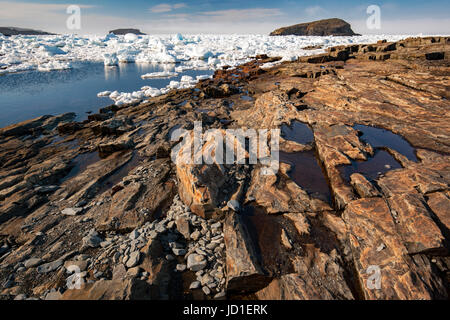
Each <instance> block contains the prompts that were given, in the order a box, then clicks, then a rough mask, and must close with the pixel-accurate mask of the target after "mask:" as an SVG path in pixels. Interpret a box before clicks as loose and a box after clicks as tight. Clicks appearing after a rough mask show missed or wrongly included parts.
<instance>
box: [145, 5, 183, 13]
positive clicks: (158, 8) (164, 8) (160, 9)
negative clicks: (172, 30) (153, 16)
mask: <svg viewBox="0 0 450 320" xmlns="http://www.w3.org/2000/svg"><path fill="white" fill-rule="evenodd" d="M185 7H186V4H185V3H175V4H168V3H160V4H158V5H156V6H154V7H151V8H150V11H151V12H153V13H164V12H170V11H172V10H176V9H180V8H185Z"/></svg>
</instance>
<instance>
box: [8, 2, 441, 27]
mask: <svg viewBox="0 0 450 320" xmlns="http://www.w3.org/2000/svg"><path fill="white" fill-rule="evenodd" d="M69 1H70V0H69ZM69 1H66V0H63V1H57V0H23V1H15V0H9V1H3V0H0V26H14V27H23V28H33V29H39V30H44V31H49V32H55V33H77V34H80V35H85V34H99V35H101V34H105V33H107V32H108V31H109V30H111V29H116V28H138V29H141V31H143V32H145V33H148V34H165V33H227V34H228V33H241V34H246V33H257V34H267V33H270V32H271V31H273V30H274V29H276V28H279V27H283V26H288V25H292V24H297V23H302V22H309V21H314V20H319V19H326V18H341V19H344V20H346V21H347V22H349V23H350V24H351V25H352V29H353V31H355V32H357V33H360V34H420V33H422V34H424V35H426V34H446V35H448V34H450V14H449V12H450V1H448V0H446V1H444V0H440V1H436V0H427V1H423V0H421V1H419V0H390V1H384V2H380V1H377V0H369V1H355V0H350V1H344V0H341V1H332V0H323V1H320V0H309V1H303V0H276V1H274V0H194V1H188V0H175V1H170V0H162V1H158V0H125V1H124V0H109V1H106V0H99V1H88V0H73V1H74V2H69ZM70 5H78V6H79V8H80V19H79V21H80V29H69V28H68V27H67V20H68V18H70V16H71V14H70V13H69V14H68V13H67V8H68V7H69V6H70ZM370 5H377V6H378V7H379V8H380V19H379V21H380V24H379V27H380V28H378V29H374V28H368V27H367V23H366V22H367V19H368V18H369V17H370V16H371V15H372V14H373V13H372V12H370V13H369V14H368V13H367V8H368V6H370ZM71 21H74V20H71ZM372 21H373V20H372ZM72 25H73V24H72Z"/></svg>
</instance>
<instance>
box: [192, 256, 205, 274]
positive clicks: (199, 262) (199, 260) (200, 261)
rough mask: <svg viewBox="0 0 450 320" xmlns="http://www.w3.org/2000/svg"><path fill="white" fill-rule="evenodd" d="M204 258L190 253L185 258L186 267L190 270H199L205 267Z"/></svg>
mask: <svg viewBox="0 0 450 320" xmlns="http://www.w3.org/2000/svg"><path fill="white" fill-rule="evenodd" d="M206 264H207V263H206V260H205V259H204V257H203V256H202V255H199V254H195V253H193V254H190V255H189V256H188V258H187V268H188V269H189V270H191V271H194V272H196V271H199V270H202V269H204V268H205V267H206Z"/></svg>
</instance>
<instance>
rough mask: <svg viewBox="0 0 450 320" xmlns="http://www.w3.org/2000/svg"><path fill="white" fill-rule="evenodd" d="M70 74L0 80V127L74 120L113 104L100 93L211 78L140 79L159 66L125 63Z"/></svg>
mask: <svg viewBox="0 0 450 320" xmlns="http://www.w3.org/2000/svg"><path fill="white" fill-rule="evenodd" d="M73 66H74V68H73V69H70V70H62V71H51V72H39V71H29V72H22V73H15V74H6V75H3V76H0V127H4V126H7V125H10V124H13V123H17V122H20V121H24V120H27V119H32V118H36V117H39V116H41V115H44V114H52V115H56V114H61V113H65V112H75V113H76V114H77V120H84V119H85V118H87V112H94V113H95V112H97V111H98V109H100V108H102V107H105V106H108V105H110V104H112V103H113V101H112V100H110V99H109V98H99V97H97V93H99V92H101V91H107V90H108V91H115V90H117V91H119V92H133V91H137V90H140V88H141V87H143V86H152V87H155V88H162V87H165V86H166V85H168V84H169V82H170V81H171V80H179V79H180V78H181V76H183V75H189V76H192V77H194V78H195V76H197V75H203V74H212V73H213V71H210V70H200V71H199V70H188V71H185V72H184V73H182V74H181V73H180V74H179V76H178V77H174V78H170V79H168V78H165V79H146V80H143V79H141V75H143V74H145V73H150V72H158V71H164V69H162V67H161V66H160V65H155V64H138V63H127V64H120V66H118V67H105V66H104V65H103V63H94V62H79V63H74V64H73Z"/></svg>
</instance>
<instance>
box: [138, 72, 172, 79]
mask: <svg viewBox="0 0 450 320" xmlns="http://www.w3.org/2000/svg"><path fill="white" fill-rule="evenodd" d="M177 76H178V73H177V72H170V71H161V72H152V73H146V74H143V75H142V76H141V78H142V79H151V78H172V77H177Z"/></svg>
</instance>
